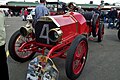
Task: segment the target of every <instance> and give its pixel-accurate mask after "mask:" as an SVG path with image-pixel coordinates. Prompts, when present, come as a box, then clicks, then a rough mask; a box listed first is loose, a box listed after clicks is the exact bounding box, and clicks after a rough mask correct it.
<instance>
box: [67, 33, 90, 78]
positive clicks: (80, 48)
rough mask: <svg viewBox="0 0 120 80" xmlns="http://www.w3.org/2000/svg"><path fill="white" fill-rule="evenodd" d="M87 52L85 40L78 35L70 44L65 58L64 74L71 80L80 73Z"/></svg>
mask: <svg viewBox="0 0 120 80" xmlns="http://www.w3.org/2000/svg"><path fill="white" fill-rule="evenodd" d="M87 52H88V43H87V39H86V37H85V36H83V35H78V36H77V37H76V38H75V39H74V40H73V42H72V43H71V46H70V48H69V49H68V52H67V58H66V65H65V68H66V74H67V77H68V78H69V79H71V80H75V79H77V78H78V77H79V75H80V73H81V72H82V70H83V68H84V65H85V62H86V59H87Z"/></svg>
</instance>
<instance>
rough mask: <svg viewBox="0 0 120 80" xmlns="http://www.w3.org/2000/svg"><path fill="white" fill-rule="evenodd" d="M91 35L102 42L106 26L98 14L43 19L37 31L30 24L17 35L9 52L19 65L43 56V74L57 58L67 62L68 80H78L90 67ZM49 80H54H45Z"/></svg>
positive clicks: (74, 14) (73, 14)
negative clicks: (46, 64)
mask: <svg viewBox="0 0 120 80" xmlns="http://www.w3.org/2000/svg"><path fill="white" fill-rule="evenodd" d="M91 33H92V35H93V37H96V36H97V38H98V42H101V41H102V38H103V34H104V26H103V22H102V21H101V19H100V16H99V15H98V14H96V13H94V12H84V13H83V14H80V13H77V12H68V13H66V14H64V15H57V16H43V17H41V18H40V19H39V20H38V21H37V23H36V26H35V27H34V28H33V27H32V25H31V24H27V25H26V26H25V27H21V28H20V29H19V30H18V31H16V32H15V33H14V34H13V35H12V36H11V38H10V41H9V45H8V49H9V53H10V56H11V57H12V58H13V59H14V60H16V61H18V62H25V61H28V60H30V59H31V58H32V57H33V56H34V55H35V53H41V55H43V57H40V58H39V59H40V61H41V62H40V65H41V67H42V68H40V69H41V70H43V67H44V66H45V65H42V64H43V63H44V62H51V59H52V58H55V57H60V58H64V59H66V65H65V70H66V74H67V77H68V78H69V79H71V80H75V79H77V78H78V77H79V75H80V73H81V72H82V70H83V68H84V65H85V63H86V59H87V53H88V41H87V38H88V37H89V36H90V35H91ZM52 65H53V62H52ZM43 71H44V70H43ZM44 72H45V71H44ZM42 73H43V72H42ZM42 73H41V74H42ZM45 75H48V73H45ZM45 75H44V77H45ZM49 76H50V75H49ZM49 78H50V77H49ZM41 80H42V79H41ZM43 80H44V79H43ZM45 80H53V79H46V78H45Z"/></svg>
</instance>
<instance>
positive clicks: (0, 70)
mask: <svg viewBox="0 0 120 80" xmlns="http://www.w3.org/2000/svg"><path fill="white" fill-rule="evenodd" d="M4 19H5V18H4V14H3V12H2V11H1V10H0V78H1V79H3V80H9V73H8V65H7V57H6V52H5V38H6V32H5V27H4Z"/></svg>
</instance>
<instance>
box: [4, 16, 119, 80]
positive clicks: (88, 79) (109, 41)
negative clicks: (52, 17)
mask: <svg viewBox="0 0 120 80" xmlns="http://www.w3.org/2000/svg"><path fill="white" fill-rule="evenodd" d="M25 23H26V22H23V21H22V20H21V19H20V18H19V17H13V18H6V22H5V26H6V31H7V40H6V41H7V44H8V41H9V38H10V36H11V35H12V34H13V33H14V32H15V31H16V30H18V29H19V28H20V26H23V25H25ZM88 43H89V51H88V59H87V62H86V65H85V68H84V69H83V72H82V74H81V75H80V77H79V78H78V79H77V80H120V76H119V74H120V52H119V51H120V41H119V40H118V38H117V30H116V29H113V30H112V29H105V35H104V40H103V42H101V43H98V42H96V41H95V39H94V41H91V40H88ZM7 44H6V50H7V49H8V48H7ZM54 61H55V63H56V64H57V67H58V69H59V71H60V77H59V80H69V79H68V78H67V77H66V74H65V68H64V65H65V60H63V59H55V60H54ZM28 63H29V61H28V62H25V63H18V62H16V61H14V60H13V59H11V57H10V56H8V66H9V75H10V80H25V77H26V71H27V66H28Z"/></svg>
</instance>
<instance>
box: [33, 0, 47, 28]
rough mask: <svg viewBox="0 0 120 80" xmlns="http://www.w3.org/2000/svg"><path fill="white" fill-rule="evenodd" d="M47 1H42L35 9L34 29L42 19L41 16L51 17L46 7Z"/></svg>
mask: <svg viewBox="0 0 120 80" xmlns="http://www.w3.org/2000/svg"><path fill="white" fill-rule="evenodd" d="M45 3H46V0H40V4H39V5H38V6H37V7H36V8H35V17H34V22H33V27H34V26H35V24H36V22H37V20H38V19H40V17H41V16H47V15H49V10H48V8H47V7H46V6H45Z"/></svg>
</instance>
